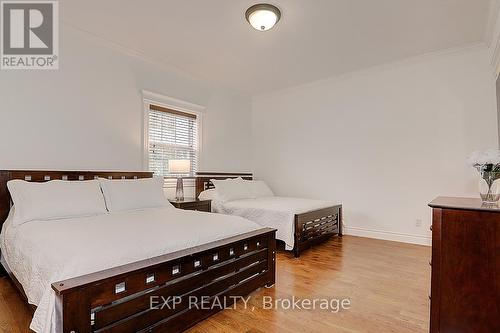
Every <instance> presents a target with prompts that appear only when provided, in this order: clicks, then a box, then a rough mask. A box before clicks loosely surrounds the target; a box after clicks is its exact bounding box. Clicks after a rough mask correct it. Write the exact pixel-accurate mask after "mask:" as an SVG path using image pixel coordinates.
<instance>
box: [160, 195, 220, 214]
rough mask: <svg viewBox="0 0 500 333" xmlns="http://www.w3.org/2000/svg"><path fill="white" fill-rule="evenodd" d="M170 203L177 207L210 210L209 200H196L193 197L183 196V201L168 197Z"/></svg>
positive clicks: (202, 210)
mask: <svg viewBox="0 0 500 333" xmlns="http://www.w3.org/2000/svg"><path fill="white" fill-rule="evenodd" d="M168 201H170V203H171V204H172V205H173V206H174V207H175V208H179V209H185V210H197V211H200V212H211V207H212V205H211V202H212V201H211V200H198V199H195V198H185V199H184V200H183V201H177V200H175V199H169V200H168Z"/></svg>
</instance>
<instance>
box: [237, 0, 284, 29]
mask: <svg viewBox="0 0 500 333" xmlns="http://www.w3.org/2000/svg"><path fill="white" fill-rule="evenodd" d="M245 17H246V19H247V21H248V23H250V25H251V26H252V27H254V28H255V29H256V30H259V31H266V30H269V29H271V28H272V27H274V26H275V25H276V23H278V21H279V20H280V18H281V12H280V10H279V9H278V8H277V7H276V6H273V5H270V4H267V3H260V4H257V5H253V6H252V7H250V8H248V9H247V11H246V13H245Z"/></svg>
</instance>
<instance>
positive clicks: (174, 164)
mask: <svg viewBox="0 0 500 333" xmlns="http://www.w3.org/2000/svg"><path fill="white" fill-rule="evenodd" d="M190 171H191V163H190V161H189V160H169V161H168V172H169V173H171V174H177V186H176V188H175V200H178V201H184V186H183V183H182V175H183V174H187V173H189V172H190Z"/></svg>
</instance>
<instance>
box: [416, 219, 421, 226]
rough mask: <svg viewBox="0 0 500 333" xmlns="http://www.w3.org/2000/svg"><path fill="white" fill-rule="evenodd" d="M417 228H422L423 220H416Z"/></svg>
mask: <svg viewBox="0 0 500 333" xmlns="http://www.w3.org/2000/svg"><path fill="white" fill-rule="evenodd" d="M415 226H416V227H421V226H422V220H421V219H416V220H415Z"/></svg>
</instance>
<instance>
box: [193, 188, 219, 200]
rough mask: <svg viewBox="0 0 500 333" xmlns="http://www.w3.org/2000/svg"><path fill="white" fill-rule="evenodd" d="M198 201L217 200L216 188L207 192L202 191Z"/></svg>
mask: <svg viewBox="0 0 500 333" xmlns="http://www.w3.org/2000/svg"><path fill="white" fill-rule="evenodd" d="M198 199H200V200H217V199H218V194H217V190H216V189H215V188H211V189H208V190H205V191H202V192H201V193H200V195H198Z"/></svg>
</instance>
